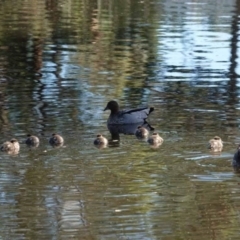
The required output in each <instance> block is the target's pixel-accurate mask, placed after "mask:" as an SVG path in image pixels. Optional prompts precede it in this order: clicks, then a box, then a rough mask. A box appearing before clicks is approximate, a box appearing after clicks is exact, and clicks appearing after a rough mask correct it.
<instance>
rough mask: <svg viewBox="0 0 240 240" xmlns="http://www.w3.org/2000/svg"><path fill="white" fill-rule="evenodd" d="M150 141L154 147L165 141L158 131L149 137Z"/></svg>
mask: <svg viewBox="0 0 240 240" xmlns="http://www.w3.org/2000/svg"><path fill="white" fill-rule="evenodd" d="M148 143H149V144H150V145H152V146H153V147H159V146H160V145H161V144H162V143H163V138H162V137H160V136H159V134H158V133H156V132H154V133H153V134H152V136H151V137H150V138H149V139H148Z"/></svg>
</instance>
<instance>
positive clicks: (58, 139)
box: [49, 133, 64, 146]
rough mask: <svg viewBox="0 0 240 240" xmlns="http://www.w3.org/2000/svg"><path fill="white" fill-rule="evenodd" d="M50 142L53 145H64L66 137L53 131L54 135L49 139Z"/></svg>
mask: <svg viewBox="0 0 240 240" xmlns="http://www.w3.org/2000/svg"><path fill="white" fill-rule="evenodd" d="M49 143H50V145H52V146H62V145H63V143H64V139H63V137H62V136H60V135H59V134H56V133H53V134H52V137H51V138H50V139H49Z"/></svg>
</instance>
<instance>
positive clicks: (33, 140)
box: [25, 134, 40, 147]
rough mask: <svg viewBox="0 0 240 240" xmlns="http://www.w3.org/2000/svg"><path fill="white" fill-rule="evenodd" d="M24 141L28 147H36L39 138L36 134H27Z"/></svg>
mask: <svg viewBox="0 0 240 240" xmlns="http://www.w3.org/2000/svg"><path fill="white" fill-rule="evenodd" d="M25 143H26V144H27V145H28V146H29V147H38V146H39V143H40V141H39V138H38V137H37V136H34V135H31V134H28V135H27V139H26V141H25Z"/></svg>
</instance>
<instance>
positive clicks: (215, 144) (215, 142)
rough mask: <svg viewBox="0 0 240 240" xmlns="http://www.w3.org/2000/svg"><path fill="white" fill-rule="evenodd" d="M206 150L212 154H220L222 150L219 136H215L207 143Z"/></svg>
mask: <svg viewBox="0 0 240 240" xmlns="http://www.w3.org/2000/svg"><path fill="white" fill-rule="evenodd" d="M208 148H209V149H210V150H211V151H212V152H221V151H222V149H223V142H222V139H221V138H220V137H219V136H215V137H214V138H212V139H210V140H209V142H208Z"/></svg>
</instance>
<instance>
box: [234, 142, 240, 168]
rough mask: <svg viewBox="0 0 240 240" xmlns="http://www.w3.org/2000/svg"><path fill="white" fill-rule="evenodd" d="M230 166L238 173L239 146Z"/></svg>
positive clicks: (239, 160)
mask: <svg viewBox="0 0 240 240" xmlns="http://www.w3.org/2000/svg"><path fill="white" fill-rule="evenodd" d="M232 166H233V169H234V170H235V171H240V144H239V145H238V147H237V151H236V152H235V154H234V156H233V160H232Z"/></svg>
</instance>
